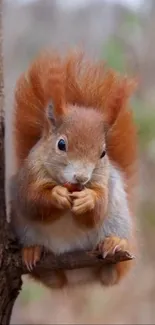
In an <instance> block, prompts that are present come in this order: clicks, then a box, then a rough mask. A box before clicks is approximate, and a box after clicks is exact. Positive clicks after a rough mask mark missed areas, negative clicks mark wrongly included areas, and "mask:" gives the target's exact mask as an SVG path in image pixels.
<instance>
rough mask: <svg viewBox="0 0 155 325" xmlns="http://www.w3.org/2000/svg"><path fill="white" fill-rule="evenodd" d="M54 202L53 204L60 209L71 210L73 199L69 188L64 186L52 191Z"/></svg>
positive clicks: (56, 187)
mask: <svg viewBox="0 0 155 325" xmlns="http://www.w3.org/2000/svg"><path fill="white" fill-rule="evenodd" d="M52 201H53V204H54V205H55V206H56V207H57V208H59V209H70V208H71V202H72V200H71V198H70V196H69V192H68V190H67V188H65V187H63V186H59V185H57V186H55V187H54V188H53V189H52Z"/></svg>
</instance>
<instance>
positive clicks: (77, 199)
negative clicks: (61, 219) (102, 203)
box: [70, 188, 96, 215]
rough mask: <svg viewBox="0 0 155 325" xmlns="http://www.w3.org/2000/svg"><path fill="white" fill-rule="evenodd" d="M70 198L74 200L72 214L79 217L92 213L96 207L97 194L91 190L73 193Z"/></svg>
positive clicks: (86, 189)
mask: <svg viewBox="0 0 155 325" xmlns="http://www.w3.org/2000/svg"><path fill="white" fill-rule="evenodd" d="M70 196H71V197H72V198H73V207H72V212H73V213H75V214H77V215H78V214H83V213H85V212H87V211H91V210H93V209H94V207H95V203H96V193H95V192H94V191H93V190H91V189H89V188H85V189H84V190H82V191H80V192H73V193H72V194H70Z"/></svg>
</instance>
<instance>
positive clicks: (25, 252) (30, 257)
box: [22, 246, 42, 272]
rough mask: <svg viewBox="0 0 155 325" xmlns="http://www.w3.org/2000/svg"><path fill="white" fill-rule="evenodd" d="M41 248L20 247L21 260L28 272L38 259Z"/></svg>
mask: <svg viewBox="0 0 155 325" xmlns="http://www.w3.org/2000/svg"><path fill="white" fill-rule="evenodd" d="M41 253H42V248H41V247H40V246H30V247H24V248H23V249H22V260H23V263H24V264H25V265H26V267H27V269H28V270H29V272H31V271H32V270H33V268H34V267H35V266H36V263H37V262H38V261H39V260H40V257H41Z"/></svg>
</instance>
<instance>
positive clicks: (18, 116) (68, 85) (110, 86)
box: [14, 53, 137, 186]
mask: <svg viewBox="0 0 155 325" xmlns="http://www.w3.org/2000/svg"><path fill="white" fill-rule="evenodd" d="M134 87H135V82H134V81H131V80H128V79H127V78H126V77H120V76H119V75H117V74H116V73H115V72H113V71H111V70H106V68H105V67H104V66H102V64H93V63H91V62H89V61H88V60H84V58H83V56H82V54H81V53H80V54H78V53H71V54H70V55H69V56H68V57H67V58H65V59H61V58H60V57H59V56H58V55H56V54H53V55H52V54H50V53H45V54H43V55H41V56H40V57H39V58H38V59H37V60H36V61H35V62H34V63H33V64H32V66H31V67H30V69H29V71H28V72H27V75H25V74H23V75H22V76H21V77H20V79H19V81H18V84H17V88H16V94H15V130H14V131H15V133H14V139H15V147H16V158H17V167H19V166H20V165H21V163H22V161H23V160H24V159H25V158H26V156H27V155H28V153H29V151H30V149H31V148H32V146H33V145H34V144H35V143H36V142H37V141H38V139H39V138H40V136H41V133H42V128H43V124H44V119H45V116H44V115H45V114H44V112H45V108H46V105H47V103H48V101H49V100H50V99H52V101H54V104H55V108H56V112H57V114H58V115H59V116H61V114H64V111H63V107H64V104H65V102H68V103H71V104H72V103H73V104H74V103H76V104H77V105H79V106H80V105H82V106H85V107H88V109H89V107H95V108H96V109H98V110H100V111H102V112H103V114H104V119H105V120H106V122H107V124H108V125H109V126H110V127H111V130H110V132H109V135H108V138H107V148H108V155H109V157H110V159H111V160H112V161H113V162H115V163H116V164H117V165H118V166H119V167H120V168H121V169H122V170H123V172H124V175H125V177H126V181H127V186H128V185H129V182H130V181H131V176H132V175H133V173H134V165H135V162H136V155H137V148H136V143H137V141H136V130H135V126H134V123H133V118H132V113H131V111H130V110H129V108H128V100H129V98H130V95H131V93H132V91H133V89H134ZM60 104H61V105H60ZM58 108H59V110H58Z"/></svg>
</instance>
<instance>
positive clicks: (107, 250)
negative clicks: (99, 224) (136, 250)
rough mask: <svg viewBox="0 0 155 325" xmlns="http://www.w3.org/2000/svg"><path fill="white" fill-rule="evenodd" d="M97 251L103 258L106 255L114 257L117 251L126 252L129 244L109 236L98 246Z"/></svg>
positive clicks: (121, 239)
mask: <svg viewBox="0 0 155 325" xmlns="http://www.w3.org/2000/svg"><path fill="white" fill-rule="evenodd" d="M98 249H99V251H100V252H101V253H102V256H103V258H106V256H108V255H114V254H115V253H116V252H118V251H127V250H128V249H129V243H128V241H127V240H126V239H124V238H119V237H116V236H109V237H107V238H105V239H104V240H103V241H101V242H100V243H99V244H98Z"/></svg>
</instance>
